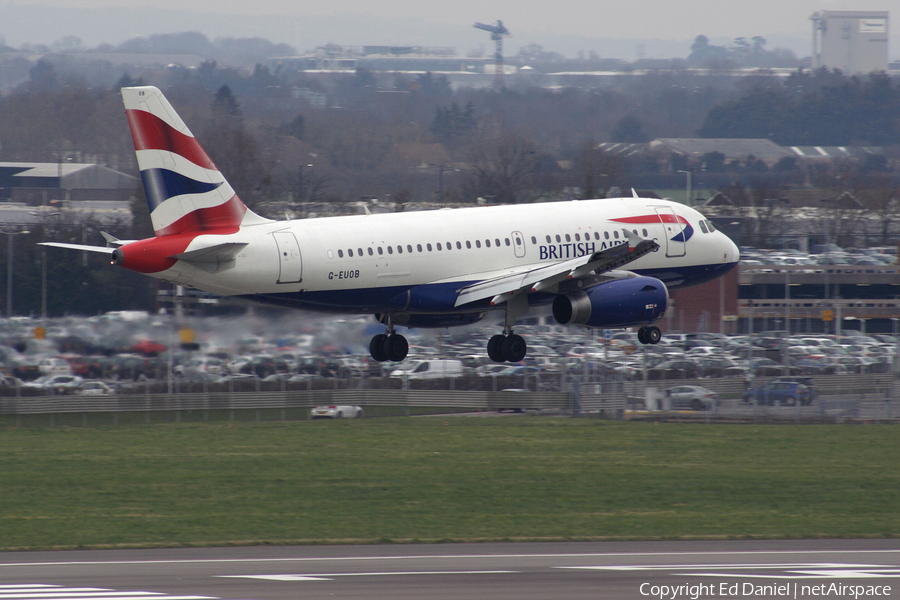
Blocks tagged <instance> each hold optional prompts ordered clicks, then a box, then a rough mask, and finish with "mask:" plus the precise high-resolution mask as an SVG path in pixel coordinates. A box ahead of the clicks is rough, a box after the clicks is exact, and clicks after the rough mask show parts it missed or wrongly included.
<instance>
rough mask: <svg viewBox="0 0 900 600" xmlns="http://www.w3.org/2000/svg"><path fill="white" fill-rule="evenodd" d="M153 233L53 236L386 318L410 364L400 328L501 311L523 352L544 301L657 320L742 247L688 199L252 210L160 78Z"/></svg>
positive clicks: (178, 279)
mask: <svg viewBox="0 0 900 600" xmlns="http://www.w3.org/2000/svg"><path fill="white" fill-rule="evenodd" d="M122 97H123V99H124V102H125V110H126V114H127V115H128V122H129V125H130V127H131V133H132V137H133V138H134V147H135V151H136V153H137V158H138V165H139V167H140V170H141V177H142V179H143V182H144V189H145V190H146V194H147V200H148V203H149V207H150V216H151V219H152V222H153V229H154V231H155V233H156V236H155V237H153V238H149V239H145V240H137V241H127V242H126V241H120V240H117V239H116V238H114V237H112V236H109V235H108V234H107V236H106V238H107V242H108V243H109V244H110V245H111V246H112V247H95V246H83V245H79V244H62V243H55V242H46V243H45V244H46V245H49V246H56V247H62V248H70V249H77V250H89V251H94V252H100V253H104V254H106V255H107V256H109V257H110V259H111V261H112V262H113V263H114V264H116V265H120V266H123V267H125V268H128V269H132V270H134V271H138V272H141V273H145V274H147V275H150V276H151V277H156V278H158V279H163V280H166V281H171V282H173V283H177V284H181V285H185V286H190V287H196V288H199V289H203V290H207V291H210V292H214V293H217V294H222V295H228V296H241V297H245V298H249V299H252V300H257V301H259V302H265V303H270V304H278V305H282V306H290V307H295V308H300V309H309V310H319V311H331V312H340V313H356V314H372V315H375V316H376V318H377V319H378V320H379V321H380V322H382V323H383V324H384V325H385V328H386V330H385V333H384V334H379V335H376V336H375V337H374V338H373V339H372V341H371V343H370V345H369V350H370V352H371V354H372V357H373V358H374V359H375V360H379V361H383V360H392V361H397V360H402V359H403V358H405V356H406V353H407V349H408V344H407V343H406V340H405V338H404V337H403V336H402V335H400V334H399V333H397V332H396V331H395V327H396V326H407V327H449V326H452V325H461V324H468V323H474V322H477V321H478V320H480V319H481V318H483V317H484V316H485V315H486V314H487V313H488V312H489V311H491V310H501V311H503V312H504V313H505V317H506V318H505V320H504V324H503V326H502V332H498V333H497V334H496V335H494V336H493V337H492V338H491V339H490V341H489V343H488V346H487V351H488V355H489V356H490V357H491V358H492V359H493V360H495V361H498V362H502V361H512V362H518V361H520V360H522V359H523V358H524V357H525V353H526V351H527V346H526V343H525V340H524V339H522V338H521V337H520V336H518V335H515V334H514V333H513V327H514V325H515V322H516V320H517V319H518V318H519V317H522V316H524V315H525V314H527V313H528V312H529V311H530V310H532V309H533V308H534V307H538V306H549V307H550V310H551V311H552V313H553V316H554V317H555V318H556V320H557V321H558V322H560V323H563V324H574V325H582V326H585V327H604V328H614V327H638V338H639V339H640V340H641V341H642V342H644V343H651V344H652V343H656V342H658V341H659V336H660V330H659V328H657V327H656V326H654V325H653V323H655V322H656V321H658V320H659V319H661V318H662V317H663V315H664V314H665V311H666V308H667V306H668V299H669V293H668V290H669V289H670V288H675V287H681V286H687V285H693V284H696V283H701V282H704V281H709V280H711V279H714V278H716V277H719V276H721V275H722V274H724V273H725V272H727V271H728V270H730V269H731V268H733V267H734V265H735V264H736V263H737V261H738V259H739V253H738V250H737V247H736V246H735V245H734V243H733V242H732V241H731V240H729V239H728V238H727V237H726V236H725V235H723V234H722V233H721V232H719V231H717V230H716V229H715V227H714V226H713V224H712V223H710V222H709V221H708V220H706V219H705V218H704V217H703V215H701V214H700V213H698V212H697V211H695V210H693V209H692V208H689V207H687V206H684V205H681V204H678V203H675V202H671V201H668V200H659V199H651V198H639V197H637V195H636V194H634V195H633V197H631V198H609V199H602V200H583V201H577V202H557V203H544V204H527V205H515V206H496V207H477V208H462V209H453V210H435V211H421V212H412V213H394V214H374V215H371V214H366V215H358V216H350V217H327V218H319V219H305V220H299V221H271V220H268V219H264V218H262V217H260V216H258V215H256V214H254V213H253V212H252V211H250V210H249V209H248V208H247V207H246V206H245V205H244V203H243V202H241V200H240V198H238V196H237V195H236V194H235V192H234V190H233V189H232V187H231V186H230V185H229V184H228V181H227V180H226V179H225V177H224V176H223V175H222V173H220V172H219V170H218V169H217V168H216V166H215V165H214V164H213V162H212V161H211V160H210V159H209V156H208V155H207V154H206V152H205V151H204V150H203V148H201V147H200V144H198V143H197V140H196V139H195V138H194V136H193V134H191V132H190V130H189V129H188V128H187V126H186V125H185V124H184V122H183V121H182V120H181V118H180V117H179V116H178V114H177V113H176V112H175V110H174V109H173V108H172V106H171V105H170V104H169V102H168V101H167V100H166V98H165V97H164V96H163V94H162V92H160V91H159V90H158V89H156V88H154V87H136V88H124V89H123V90H122Z"/></svg>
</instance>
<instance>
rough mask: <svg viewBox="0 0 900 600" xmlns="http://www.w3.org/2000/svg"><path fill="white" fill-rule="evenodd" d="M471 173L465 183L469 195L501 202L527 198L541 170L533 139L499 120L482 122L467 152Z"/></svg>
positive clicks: (512, 202)
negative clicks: (508, 127) (505, 125)
mask: <svg viewBox="0 0 900 600" xmlns="http://www.w3.org/2000/svg"><path fill="white" fill-rule="evenodd" d="M468 158H469V164H470V169H471V172H470V177H469V179H468V181H467V182H466V184H465V185H464V187H465V190H466V192H467V194H468V195H469V196H470V197H473V198H474V197H481V198H489V199H491V200H492V201H493V202H495V203H498V204H514V203H518V202H523V201H526V200H528V199H529V198H528V197H527V196H528V191H529V190H530V189H531V187H532V184H533V182H534V180H535V178H536V177H537V174H538V171H539V162H540V161H539V156H538V153H537V150H536V147H535V143H534V141H533V140H532V139H531V138H530V137H527V136H525V135H524V134H522V133H519V132H516V131H512V130H510V129H507V128H505V127H504V126H502V125H501V124H500V123H497V122H483V123H481V124H480V126H479V128H478V131H477V133H476V135H475V136H474V139H473V142H472V145H471V146H470V148H469V152H468Z"/></svg>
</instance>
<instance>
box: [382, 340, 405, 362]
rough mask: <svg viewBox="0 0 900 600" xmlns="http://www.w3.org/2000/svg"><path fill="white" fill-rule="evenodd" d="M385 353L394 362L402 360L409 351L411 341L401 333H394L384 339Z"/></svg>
mask: <svg viewBox="0 0 900 600" xmlns="http://www.w3.org/2000/svg"><path fill="white" fill-rule="evenodd" d="M384 353H385V355H386V356H387V359H388V360H389V361H392V362H400V361H401V360H403V359H404V358H406V355H407V354H408V353H409V342H407V341H406V338H405V337H403V336H402V335H399V334H396V333H394V334H392V335H389V336H387V337H386V339H385V340H384Z"/></svg>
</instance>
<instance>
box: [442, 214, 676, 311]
mask: <svg viewBox="0 0 900 600" xmlns="http://www.w3.org/2000/svg"><path fill="white" fill-rule="evenodd" d="M623 231H624V232H625V236H626V239H627V240H628V244H627V245H626V244H620V245H618V246H613V247H612V248H607V249H606V250H601V251H599V252H594V253H593V254H588V255H585V256H580V257H578V258H573V259H570V260H565V261H562V262H558V263H553V264H549V265H544V266H540V267H536V268H534V269H530V270H527V271H524V272H521V271H519V272H515V273H509V274H504V275H500V276H498V277H493V278H491V279H486V280H484V281H479V282H478V283H473V284H472V285H468V286H466V287H464V288H462V289H461V290H460V291H459V295H458V296H457V298H456V304H455V306H462V305H463V304H468V303H470V302H476V301H478V300H484V299H485V298H491V305H496V304H500V303H503V302H506V301H507V300H509V299H510V298H512V297H513V296H516V295H518V294H520V293H523V292H524V293H528V292H539V291H541V290H545V289H548V288H550V287H552V286H554V285H556V284H558V283H561V282H563V281H566V280H568V279H579V278H581V277H585V276H587V275H590V274H599V273H606V272H608V271H613V270H616V269H619V268H621V267H623V266H624V265H627V264H628V263H630V262H633V261H635V260H637V259H639V258H641V257H642V256H644V255H646V254H649V253H650V252H654V251H655V250H657V249H658V248H659V244H658V243H656V242H655V241H653V240H647V239H643V238H641V237H640V236H637V235H635V234H634V233H632V232H631V231H628V230H627V229H623Z"/></svg>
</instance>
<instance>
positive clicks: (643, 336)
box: [637, 327, 650, 344]
mask: <svg viewBox="0 0 900 600" xmlns="http://www.w3.org/2000/svg"><path fill="white" fill-rule="evenodd" d="M637 335H638V341H639V342H640V343H642V344H649V343H650V340H649V339H647V328H646V327H641V328H640V329H638V334H637Z"/></svg>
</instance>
